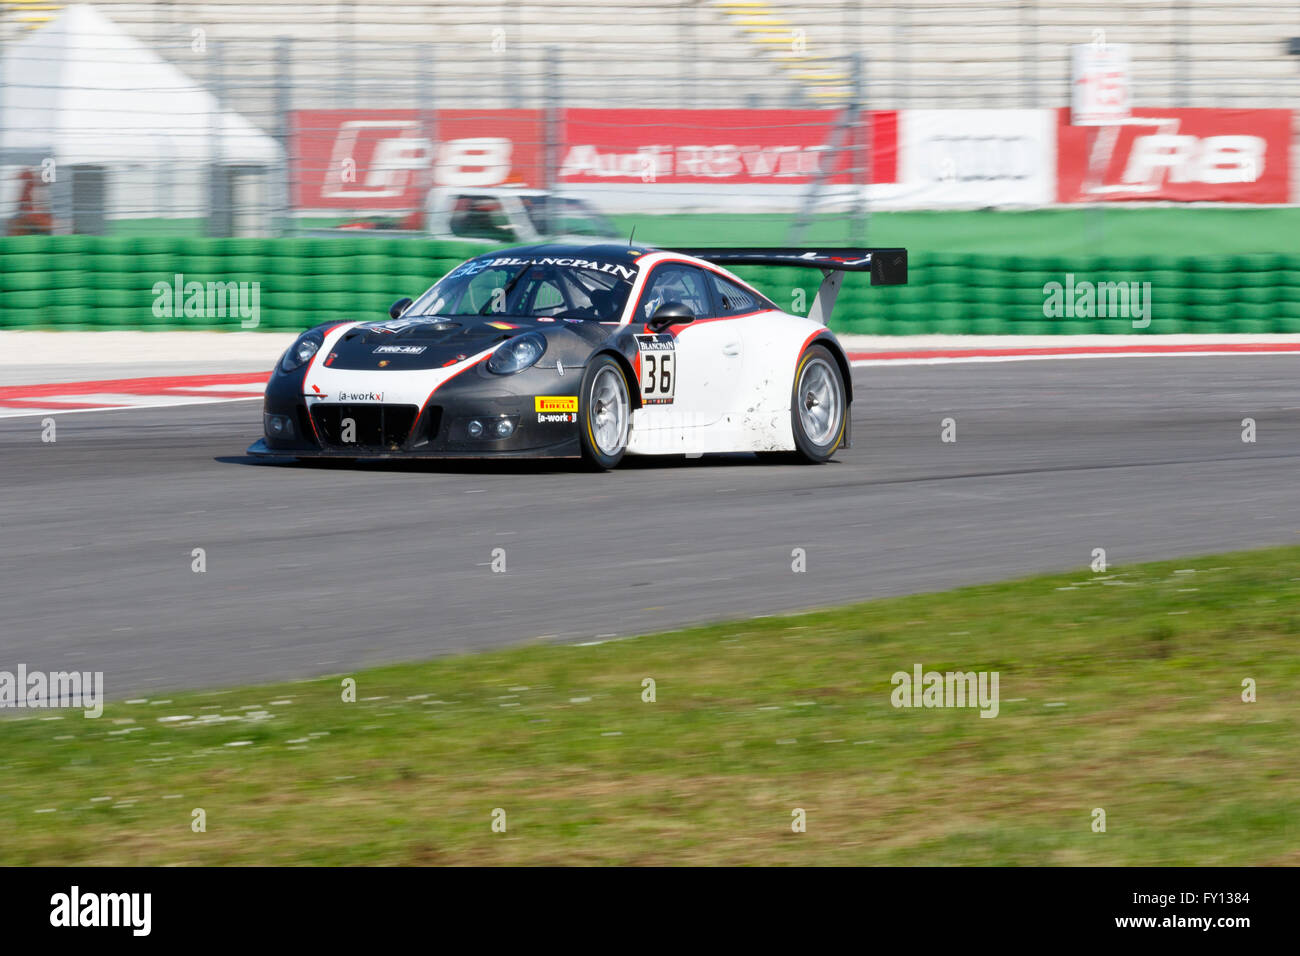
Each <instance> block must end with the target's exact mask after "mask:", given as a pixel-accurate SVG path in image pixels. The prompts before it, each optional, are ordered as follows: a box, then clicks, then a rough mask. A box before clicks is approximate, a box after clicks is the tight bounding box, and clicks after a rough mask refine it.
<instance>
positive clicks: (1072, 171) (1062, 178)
mask: <svg viewBox="0 0 1300 956" xmlns="http://www.w3.org/2000/svg"><path fill="white" fill-rule="evenodd" d="M1057 155H1058V157H1059V159H1058V164H1057V177H1056V179H1057V182H1056V188H1057V195H1058V197H1059V201H1060V202H1067V203H1073V202H1099V201H1106V202H1114V201H1117V200H1148V201H1151V200H1175V201H1182V202H1240V203H1285V202H1288V201H1290V195H1291V179H1290V171H1291V111H1290V110H1219V109H1134V110H1133V115H1132V116H1131V117H1129V118H1128V119H1126V120H1123V121H1122V122H1120V123H1117V124H1113V125H1101V126H1071V125H1070V111H1069V110H1068V109H1062V110H1060V111H1059V112H1058V127H1057Z"/></svg>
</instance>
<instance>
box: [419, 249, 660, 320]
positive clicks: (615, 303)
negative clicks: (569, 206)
mask: <svg viewBox="0 0 1300 956" xmlns="http://www.w3.org/2000/svg"><path fill="white" fill-rule="evenodd" d="M636 271H637V270H636V266H634V265H630V264H627V263H622V262H610V261H605V260H599V259H584V258H579V257H571V256H526V257H518V256H482V257H480V258H478V259H471V260H469V262H466V263H464V264H463V265H460V266H458V267H457V268H455V269H453V270H452V271H451V272H449V273H448V274H447V275H446V276H444V277H443V278H442V279H440V280H438V282H437V283H435V284H434V286H433V287H432V288H431V289H429V291H428V292H426V293H424V295H422V296H420V298H419V299H418V300H416V302H415V303H414V304H413V305H412V306H411V307H410V308H409V309H408V310H407V312H406V314H407V315H412V316H414V315H445V316H469V315H511V316H521V317H530V318H539V317H540V318H556V319H593V320H596V321H602V322H613V321H617V320H618V319H619V318H620V317H621V316H622V314H623V307H624V306H625V305H626V304H627V297H628V294H629V293H630V292H631V291H632V280H633V279H635V278H636Z"/></svg>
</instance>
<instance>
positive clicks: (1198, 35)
mask: <svg viewBox="0 0 1300 956" xmlns="http://www.w3.org/2000/svg"><path fill="white" fill-rule="evenodd" d="M44 6H45V5H37V4H29V3H24V2H19V0H8V2H6V3H4V4H3V5H2V9H3V11H4V17H3V20H0V63H3V65H4V70H3V72H0V166H3V169H2V170H0V173H2V174H3V175H2V177H0V178H2V181H3V183H4V185H3V186H2V187H0V216H5V217H12V216H13V215H14V211H15V209H16V208H17V207H18V206H20V205H21V204H22V203H23V202H24V190H26V191H27V192H31V191H32V190H36V191H40V190H47V191H48V193H49V196H50V208H51V210H52V211H51V217H52V219H53V220H54V222H55V226H54V228H56V229H60V230H69V229H74V230H77V231H83V232H102V231H110V230H119V229H122V228H127V225H125V224H130V223H132V222H136V221H137V220H145V221H146V222H145V223H137V225H136V226H135V228H140V229H152V230H158V229H164V230H177V231H185V230H197V231H199V232H206V233H208V234H215V235H227V234H232V233H233V234H261V235H266V234H278V233H282V232H285V231H292V230H301V229H303V228H306V227H311V226H321V227H325V226H331V225H337V224H338V221H340V220H342V221H346V220H347V219H349V217H355V216H358V215H361V216H371V217H372V218H373V217H374V216H376V215H378V216H381V217H383V216H387V218H388V220H390V221H386V222H383V223H381V225H385V226H394V225H396V226H399V227H400V226H401V225H403V224H407V225H410V224H412V223H414V222H416V221H417V220H412V219H410V217H409V215H408V214H409V213H412V212H418V211H419V210H418V209H416V208H414V206H415V205H417V204H413V203H412V202H411V201H410V200H409V194H411V190H410V189H407V190H405V192H406V193H407V194H408V198H407V199H406V200H404V202H405V203H406V205H405V206H400V205H397V206H395V205H393V204H392V203H390V202H388V201H387V199H388V197H384V198H385V202H382V203H376V202H371V201H368V200H367V197H366V195H365V193H364V190H354V192H356V193H358V198H357V201H356V202H355V203H354V204H352V205H350V206H348V205H342V204H339V203H336V202H331V204H330V205H329V206H328V208H319V207H318V208H312V206H311V203H310V202H308V201H307V200H306V199H305V198H304V196H303V191H304V187H305V186H306V185H309V181H312V180H315V179H318V178H320V177H321V176H324V175H331V176H332V175H335V174H336V172H337V173H338V175H343V176H346V174H347V170H346V163H341V164H340V162H339V160H338V157H337V156H336V155H334V152H332V151H335V147H336V146H337V143H338V141H339V140H340V137H341V136H342V135H343V134H341V133H340V125H339V123H340V122H341V120H340V114H339V113H337V112H335V113H333V114H331V113H330V111H370V112H374V111H395V112H394V113H393V114H392V115H393V119H392V122H394V123H404V124H407V126H409V127H411V132H410V133H409V135H407V136H406V137H405V138H406V139H408V140H412V141H417V140H418V141H421V142H423V143H425V144H427V145H428V148H429V149H433V148H434V147H433V146H432V144H434V143H442V142H444V141H445V140H446V139H447V138H448V137H447V136H440V133H439V129H438V126H439V124H440V122H442V123H444V125H446V123H448V122H453V123H455V124H458V125H457V128H460V129H462V130H463V129H464V128H467V127H470V126H473V124H475V123H476V122H477V123H481V124H487V125H488V126H494V128H496V129H497V130H498V133H500V132H501V130H502V124H505V126H506V127H509V126H510V124H515V127H514V132H513V136H512V138H511V137H507V138H511V143H512V146H513V148H514V149H515V150H516V152H517V153H519V154H520V155H526V157H527V158H526V159H525V160H522V161H521V162H520V163H519V164H517V165H519V170H520V175H521V176H522V178H524V179H526V180H527V181H528V182H529V183H531V184H533V185H537V186H540V187H548V186H553V185H555V183H556V178H557V167H558V166H559V164H560V163H562V162H563V156H564V148H565V146H566V145H567V143H568V132H567V128H566V124H565V121H564V118H565V116H566V115H567V114H566V111H567V110H598V109H603V110H619V109H627V108H659V109H664V110H675V111H682V110H700V109H703V108H713V109H747V110H767V111H776V110H787V111H802V112H801V114H800V116H795V115H793V114H791V115H789V116H784V117H782V116H778V115H776V114H775V113H772V114H770V115H769V116H768V117H767V118H760V120H758V122H766V123H770V124H772V126H773V128H775V127H778V126H779V127H784V128H786V129H787V130H788V132H789V133H790V138H791V139H792V140H800V138H801V137H802V136H803V133H804V132H806V130H803V131H801V130H800V129H799V127H815V128H816V129H818V130H821V131H823V132H824V133H825V136H826V141H825V143H824V144H823V145H822V147H820V148H821V149H822V150H823V152H829V153H830V154H832V155H835V156H837V160H836V161H837V162H838V163H839V165H840V167H841V171H842V173H843V175H841V176H840V178H839V181H838V182H836V181H835V177H833V176H829V175H827V176H822V177H812V178H811V179H810V178H809V177H804V178H803V179H801V180H800V181H799V184H798V187H797V188H796V187H793V186H792V187H791V188H790V189H788V190H785V191H781V190H768V191H767V192H766V193H764V194H763V195H762V196H761V197H759V196H758V194H757V193H753V195H754V196H755V201H754V208H755V209H784V210H786V211H788V212H791V213H799V212H802V213H804V214H812V213H814V212H816V210H817V209H818V208H819V204H821V203H825V202H828V201H835V200H836V199H837V197H839V198H844V197H849V196H852V195H854V194H855V192H854V189H853V188H850V187H853V186H857V185H864V184H866V183H868V182H869V181H870V175H871V173H870V168H871V163H872V148H871V144H870V133H869V131H861V130H860V129H859V128H860V127H861V126H862V125H863V123H862V117H863V113H862V111H863V110H865V109H868V108H870V109H876V110H895V109H906V108H948V107H955V108H975V107H980V108H1029V107H1040V108H1041V107H1057V106H1064V105H1066V104H1067V103H1068V99H1069V69H1068V55H1069V48H1070V46H1071V45H1073V44H1077V43H1087V42H1095V41H1096V40H1097V39H1098V37H1099V36H1100V37H1101V38H1102V39H1103V41H1105V40H1109V41H1110V42H1124V43H1129V44H1130V45H1131V47H1132V52H1133V63H1134V71H1133V73H1134V81H1133V91H1134V97H1135V102H1136V103H1137V104H1138V105H1141V106H1160V107H1177V106H1216V107H1285V108H1293V107H1294V106H1295V105H1296V103H1297V102H1298V101H1300V47H1297V45H1296V43H1295V42H1293V41H1292V40H1291V38H1292V37H1293V36H1300V13H1298V8H1297V7H1296V5H1295V4H1277V3H1256V2H1245V0H1243V2H1235V3H1231V2H1225V0H1215V2H1205V0H1141V2H1128V0H1107V2H1073V3H1070V2H1058V3H1049V2H1036V0H971V2H966V0H952V2H935V0H932V2H928V3H926V2H883V3H871V4H866V3H861V2H846V0H790V2H784V3H782V2H771V3H759V2H740V0H737V2H725V0H647V2H644V3H639V4H636V5H609V6H607V7H602V6H600V5H593V4H585V3H584V4H578V3H573V2H567V0H554V2H534V3H463V2H459V3H458V2H438V0H387V2H384V3H377V2H351V0H350V2H335V3H330V2H321V3H261V4H258V3H245V2H209V3H198V2H187V0H175V2H166V0H159V2H153V3H140V2H117V0H106V2H103V3H100V4H98V5H97V6H96V7H95V10H96V11H98V14H97V15H102V16H103V17H104V18H106V19H107V21H108V22H109V23H110V25H111V29H107V30H105V29H103V28H100V27H99V26H98V25H97V24H96V23H94V22H83V23H82V24H81V25H80V28H79V29H68V28H67V22H66V18H67V17H68V15H69V10H68V9H64V10H43V7H44ZM56 6H57V5H56ZM45 18H48V21H47V20H46V19H45ZM60 31H62V32H60ZM118 33H120V35H121V38H124V39H119V38H116V36H117V34H118ZM106 34H107V35H106ZM42 38H47V39H46V41H45V42H42ZM58 38H61V42H56V39H58ZM133 45H134V46H133ZM132 58H133V59H132ZM155 59H156V61H157V63H156V64H155V65H156V66H157V69H155V70H153V71H152V72H151V71H149V70H142V69H141V63H142V62H146V61H151V60H155ZM133 82H134V83H135V84H136V85H135V86H134V87H132V83H133ZM51 87H54V89H53V90H52V89H51ZM92 92H97V93H98V94H99V96H98V97H96V96H94V95H91V93H92ZM56 93H57V95H54V94H56ZM83 94H84V96H83ZM169 98H170V99H169ZM137 99H138V100H139V101H140V103H142V104H146V105H133V103H134V102H135V101H136V100H137ZM149 110H152V111H154V113H153V114H152V115H159V116H162V117H164V120H163V121H157V122H155V123H154V124H153V126H152V127H151V128H148V129H141V128H140V125H141V124H140V123H139V122H136V121H135V120H138V119H139V114H141V113H144V112H147V111H149ZM133 113H134V114H135V115H134V118H133V115H132V114H133ZM690 115H694V114H690ZM800 117H803V118H800ZM595 121H596V120H593V122H595ZM691 121H692V120H689V119H687V120H683V122H691ZM716 121H717V120H716V117H715V118H711V119H708V118H706V119H700V120H698V122H700V123H701V124H704V123H708V122H716ZM609 122H617V118H614V119H611V120H609ZM232 124H233V125H234V127H235V128H236V129H235V130H234V131H233V132H232V128H231V127H232ZM146 125H147V124H146ZM855 130H858V132H855ZM236 132H237V133H238V135H235V133H236ZM507 132H509V131H508V130H507ZM358 135H360V134H358ZM456 135H457V136H458V137H460V138H463V139H472V138H474V137H472V136H468V135H467V134H465V133H464V132H460V133H457V134H456ZM491 135H496V134H491ZM491 135H489V137H488V138H491ZM479 138H482V137H479ZM314 139H316V140H320V142H314ZM326 139H328V140H329V142H328V143H326V142H324V140H326ZM132 140H134V143H135V148H134V149H130V148H127V147H129V146H130V145H131V143H130V141H132ZM408 145H410V144H408ZM73 147H76V148H73ZM110 147H112V148H110ZM792 148H793V147H792ZM430 156H434V158H436V154H431V153H429V152H428V151H427V150H426V153H425V154H424V156H423V158H420V157H416V158H415V159H412V158H411V157H407V160H408V166H407V167H402V166H401V163H399V164H398V168H399V171H400V172H401V174H402V175H404V176H406V177H407V178H408V179H413V180H419V178H420V177H421V176H425V177H428V176H431V175H432V174H431V173H427V172H421V171H420V169H419V164H420V163H421V162H423V163H424V164H425V165H426V166H427V165H429V162H430ZM51 162H52V163H53V164H54V168H53V170H49V169H48V168H46V167H48V165H49V164H50V163H51ZM335 165H341V167H342V168H341V169H340V170H338V171H336V170H335V169H334V166H335ZM408 167H409V168H408ZM24 171H26V172H25V177H26V178H25V180H22V179H21V177H22V176H23V175H24ZM425 184H426V185H427V182H426V183H425ZM726 188H727V187H726V186H725V185H717V186H714V185H708V184H706V185H696V186H690V187H688V186H687V185H682V186H680V187H679V188H677V198H679V199H681V198H682V197H683V196H686V195H687V194H688V193H691V192H692V190H693V191H694V192H695V193H700V194H705V193H709V194H711V195H718V196H721V195H725V191H726ZM380 191H382V190H376V192H380ZM318 192H319V191H318ZM642 195H644V194H642ZM746 195H749V194H748V193H747V194H746ZM641 201H642V202H644V199H642V200H641ZM609 202H610V203H611V204H612V206H613V207H614V208H615V209H619V208H625V207H626V208H630V207H627V203H628V202H632V203H635V202H636V200H631V199H628V198H627V197H626V196H619V195H618V194H616V193H615V194H613V195H612V198H611V199H610V200H609ZM304 210H306V211H307V212H310V213H312V214H313V215H314V216H315V219H312V218H311V217H310V216H309V217H308V219H309V220H310V221H308V222H306V223H304V221H303V216H302V213H303V212H304ZM642 211H653V210H652V209H646V210H642ZM860 212H861V211H860ZM417 219H418V217H417ZM371 224H372V225H373V223H371Z"/></svg>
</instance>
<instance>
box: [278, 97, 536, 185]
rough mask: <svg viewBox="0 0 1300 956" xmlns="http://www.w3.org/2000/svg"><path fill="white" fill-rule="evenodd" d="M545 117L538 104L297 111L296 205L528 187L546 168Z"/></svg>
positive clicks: (295, 144) (295, 137) (295, 151)
mask: <svg viewBox="0 0 1300 956" xmlns="http://www.w3.org/2000/svg"><path fill="white" fill-rule="evenodd" d="M539 122H540V120H539V114H537V113H536V112H535V111H532V110H494V111H491V112H489V113H487V114H483V113H480V112H477V111H474V110H438V111H436V112H434V113H427V114H421V113H420V112H418V111H416V110H356V111H351V110H303V111H300V112H297V113H295V114H294V118H293V127H294V141H293V150H292V151H293V153H294V154H295V157H296V163H297V165H296V168H295V173H296V175H295V178H296V180H297V193H298V195H297V201H296V203H295V205H296V206H297V207H298V208H300V209H327V208H339V209H344V208H346V209H418V208H421V207H422V206H423V205H424V200H425V194H426V192H427V190H428V188H429V187H430V186H431V185H438V186H453V187H458V188H473V187H485V186H498V185H501V184H503V183H506V182H513V183H518V184H520V185H527V184H529V182H530V180H532V179H535V178H536V175H537V173H538V170H539V168H540V147H539V146H538V145H536V144H539V143H540V142H541V139H542V135H541V132H540V126H539ZM434 138H436V139H437V141H438V143H437V150H436V156H435V150H434V146H433V142H432V140H433V139H434Z"/></svg>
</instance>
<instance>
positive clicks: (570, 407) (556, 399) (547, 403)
mask: <svg viewBox="0 0 1300 956" xmlns="http://www.w3.org/2000/svg"><path fill="white" fill-rule="evenodd" d="M533 403H534V404H535V405H536V411H538V412H576V411H577V410H578V396H577V395H538V396H536V397H534V399H533Z"/></svg>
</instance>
